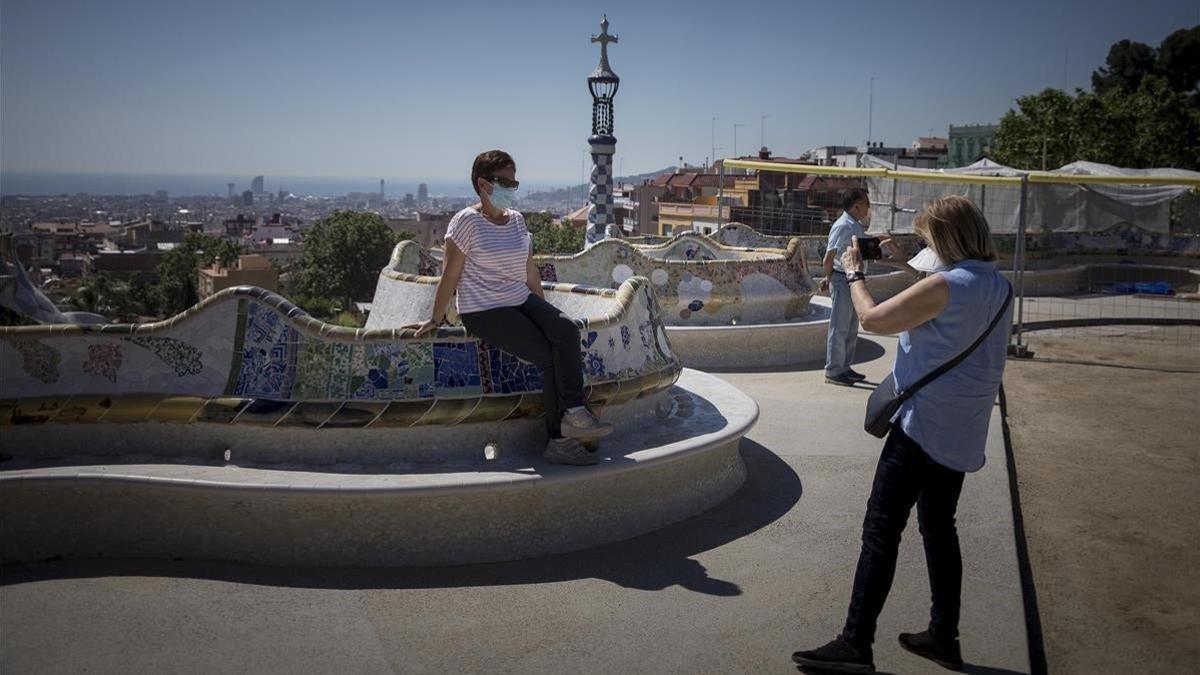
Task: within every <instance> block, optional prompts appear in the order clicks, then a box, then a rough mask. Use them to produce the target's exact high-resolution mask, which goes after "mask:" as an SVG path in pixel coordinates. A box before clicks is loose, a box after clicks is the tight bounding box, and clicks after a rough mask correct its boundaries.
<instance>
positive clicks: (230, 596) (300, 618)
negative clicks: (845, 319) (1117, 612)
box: [0, 336, 1029, 673]
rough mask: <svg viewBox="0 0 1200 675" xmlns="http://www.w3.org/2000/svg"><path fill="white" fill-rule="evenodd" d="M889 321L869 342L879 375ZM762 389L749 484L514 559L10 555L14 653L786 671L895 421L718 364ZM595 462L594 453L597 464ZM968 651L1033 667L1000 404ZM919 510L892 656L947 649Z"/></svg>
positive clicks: (809, 635) (484, 667) (850, 562)
mask: <svg viewBox="0 0 1200 675" xmlns="http://www.w3.org/2000/svg"><path fill="white" fill-rule="evenodd" d="M894 348H895V339H893V338H884V337H876V336H870V337H867V338H864V339H863V340H862V341H860V347H859V356H860V360H862V361H863V363H862V364H861V366H860V367H859V369H860V370H861V371H863V372H864V373H865V374H866V375H867V376H868V381H869V382H877V381H878V380H879V378H880V377H881V376H883V375H884V374H885V373H886V372H887V371H888V369H889V368H890V365H891V362H892V358H893V350H894ZM719 375H720V376H721V377H723V378H724V379H726V380H728V381H729V382H731V383H732V384H734V385H736V386H738V387H739V388H741V389H742V390H743V391H745V392H747V393H749V394H750V395H751V396H753V397H754V398H755V399H757V400H758V403H759V405H760V406H761V416H760V418H759V422H758V424H757V425H756V426H755V427H754V428H753V429H752V430H751V432H750V434H748V436H747V437H746V439H745V440H744V441H743V442H742V454H743V456H744V458H745V460H746V463H747V467H748V473H749V477H748V480H747V483H746V485H745V486H744V487H743V488H742V489H741V490H740V491H739V492H738V493H737V494H736V495H734V496H733V497H732V498H730V499H729V500H728V501H726V502H725V503H723V504H721V505H720V506H718V507H717V508H715V509H713V510H711V511H709V512H707V513H705V514H702V515H700V516H698V517H695V518H692V519H690V520H687V521H685V522H682V523H679V524H677V525H674V526H671V527H669V528H666V529H664V530H660V531H658V532H655V533H651V534H648V535H645V536H642V537H638V538H636V539H632V540H629V541H625V542H621V543H617V544H612V545H608V546H604V547H600V548H596V549H591V550H586V551H580V552H577V553H572V554H566V555H559V556H551V557H546V558H539V559H534V560H525V561H517V562H511V563H500V564H489V565H477V566H468V567H455V568H437V569H433V568H426V569H314V568H305V569H296V568H277V567H262V566H249V565H240V564H232V563H212V562H202V561H128V560H103V561H74V560H72V561H57V562H48V563H41V564H36V565H22V566H14V567H9V568H6V569H4V570H3V579H2V581H3V586H0V670H2V671H3V672H12V673H36V672H83V671H87V672H101V673H103V672H122V673H126V672H150V671H156V672H157V671H167V672H183V673H188V672H195V673H200V672H204V673H208V672H255V673H296V672H355V673H376V672H404V673H409V672H414V673H415V672H485V671H486V672H504V673H509V672H511V673H558V672H572V673H665V672H689V673H696V672H700V673H789V672H795V668H794V666H793V665H792V663H791V660H790V655H791V652H792V651H794V650H795V649H797V648H807V647H811V646H815V645H817V644H820V643H823V642H825V641H826V640H828V639H829V638H831V637H833V636H834V635H835V634H836V633H837V632H838V630H839V629H840V627H841V623H842V621H843V620H844V617H845V608H846V603H847V600H848V597H849V592H850V584H851V581H852V577H853V571H854V564H855V561H856V559H857V553H858V546H859V535H860V528H861V523H862V517H863V513H864V510H865V507H866V501H867V496H868V493H869V490H870V485H871V478H872V476H873V473H874V467H875V462H876V460H877V458H878V454H879V449H880V447H881V446H882V441H879V440H876V439H874V438H872V437H870V436H868V435H867V434H865V433H864V432H863V431H862V430H861V424H862V414H863V407H864V405H865V403H866V399H867V396H868V395H869V393H870V389H869V388H868V387H862V386H860V387H855V388H853V389H846V388H841V387H834V386H831V385H826V384H824V383H823V376H822V373H821V370H820V366H819V364H814V365H810V366H806V367H801V368H794V369H789V370H785V371H782V372H752V373H720V374H719ZM583 470H586V469H583ZM958 520H959V530H960V538H961V543H962V549H963V569H964V584H963V616H962V628H961V631H962V644H963V652H964V656H965V658H966V660H967V661H968V663H969V664H972V665H971V666H969V667H968V671H970V672H977V673H1009V672H1021V673H1023V672H1028V670H1029V657H1028V649H1027V645H1026V632H1025V620H1024V610H1023V604H1022V596H1021V588H1020V580H1019V575H1018V568H1017V557H1016V547H1015V543H1014V535H1013V523H1012V507H1011V501H1010V496H1009V487H1008V474H1007V471H1006V465H1005V458H1004V444H1003V438H1002V433H1001V426H1000V415H999V408H998V407H997V409H996V412H995V414H994V416H993V418H992V425H991V432H990V436H989V444H988V463H987V466H985V467H984V469H983V470H982V471H980V472H979V473H977V474H973V475H971V476H969V477H968V479H967V481H966V483H965V485H964V489H963V494H962V499H961V502H960V506H959V518H958ZM915 521H916V516H915V513H914V514H913V516H912V518H911V519H910V524H909V527H908V529H906V531H905V534H906V536H905V539H904V542H903V544H902V546H901V555H900V563H899V565H898V568H897V573H896V580H895V584H894V586H893V589H892V594H891V597H890V598H889V600H888V604H887V606H886V607H885V609H884V612H883V615H882V616H881V618H880V625H879V634H878V637H877V642H876V646H875V662H876V665H877V666H878V667H879V668H880V670H881V671H882V672H891V673H925V672H939V671H940V669H939V668H938V667H937V666H934V665H932V664H930V663H928V662H926V661H923V660H922V659H919V658H918V657H915V656H913V655H911V654H909V653H907V652H905V651H903V650H902V649H901V648H900V647H899V646H898V645H897V644H896V637H895V636H896V634H897V633H898V632H901V631H913V630H921V629H923V628H924V626H925V624H926V622H927V620H928V581H927V577H926V572H925V566H924V554H923V551H922V549H921V542H920V536H919V535H918V534H917V526H916V522H915Z"/></svg>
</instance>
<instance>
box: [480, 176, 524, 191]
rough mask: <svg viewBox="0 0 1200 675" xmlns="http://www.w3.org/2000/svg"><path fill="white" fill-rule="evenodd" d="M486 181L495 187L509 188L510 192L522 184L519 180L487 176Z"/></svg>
mask: <svg viewBox="0 0 1200 675" xmlns="http://www.w3.org/2000/svg"><path fill="white" fill-rule="evenodd" d="M484 180H486V181H487V182H489V183H491V184H493V185H499V186H500V187H502V188H507V189H509V190H512V189H515V188H516V187H517V186H519V185H520V184H521V181H519V180H513V179H512V178H505V177H504V176H487V177H486V178H484Z"/></svg>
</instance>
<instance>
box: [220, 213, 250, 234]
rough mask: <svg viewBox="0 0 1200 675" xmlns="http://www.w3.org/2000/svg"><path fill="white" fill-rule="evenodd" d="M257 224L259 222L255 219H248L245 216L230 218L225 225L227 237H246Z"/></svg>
mask: <svg viewBox="0 0 1200 675" xmlns="http://www.w3.org/2000/svg"><path fill="white" fill-rule="evenodd" d="M257 224H258V221H257V220H255V219H254V218H247V217H246V216H245V215H243V214H241V213H239V214H237V218H230V219H228V220H226V221H225V222H224V223H223V225H224V227H225V236H227V237H233V238H240V237H245V236H247V235H249V234H250V233H251V232H252V231H253V230H254V227H255V225H257Z"/></svg>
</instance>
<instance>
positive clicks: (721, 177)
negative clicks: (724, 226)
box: [717, 162, 725, 230]
mask: <svg viewBox="0 0 1200 675" xmlns="http://www.w3.org/2000/svg"><path fill="white" fill-rule="evenodd" d="M724 197H725V162H721V166H719V167H717V229H718V230H719V229H721V223H722V216H724V215H725V211H724V210H723V207H722V206H721V202H722V201H724Z"/></svg>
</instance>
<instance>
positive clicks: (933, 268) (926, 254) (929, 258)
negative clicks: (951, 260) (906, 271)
mask: <svg viewBox="0 0 1200 675" xmlns="http://www.w3.org/2000/svg"><path fill="white" fill-rule="evenodd" d="M908 264H909V265H910V266H911V267H912V268H913V269H914V270H916V271H918V272H927V273H929V274H932V273H934V272H944V271H946V270H948V269H950V266H949V265H947V264H946V263H944V262H942V259H941V258H939V257H938V254H937V253H934V251H933V247H932V246H926V247H925V248H923V249H921V252H920V253H918V254H916V255H914V256H913V257H912V258H910V259H909V261H908Z"/></svg>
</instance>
